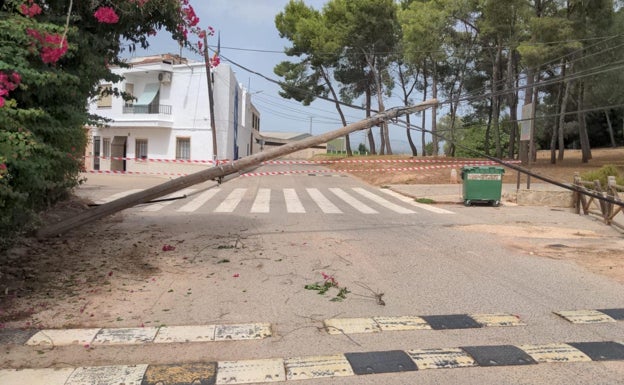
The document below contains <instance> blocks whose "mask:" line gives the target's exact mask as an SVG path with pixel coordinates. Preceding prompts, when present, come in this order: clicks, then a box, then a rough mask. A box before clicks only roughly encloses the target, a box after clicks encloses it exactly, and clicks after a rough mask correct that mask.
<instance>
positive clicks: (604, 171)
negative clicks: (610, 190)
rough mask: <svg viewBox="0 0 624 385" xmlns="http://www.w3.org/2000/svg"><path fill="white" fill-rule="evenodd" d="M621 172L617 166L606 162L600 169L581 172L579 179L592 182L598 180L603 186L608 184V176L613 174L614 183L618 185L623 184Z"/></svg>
mask: <svg viewBox="0 0 624 385" xmlns="http://www.w3.org/2000/svg"><path fill="white" fill-rule="evenodd" d="M621 175H622V173H621V172H620V170H619V169H618V167H617V166H614V165H612V164H607V165H604V166H602V167H601V168H600V169H598V170H595V171H587V172H584V173H582V174H581V179H583V180H584V181H589V182H593V181H595V180H599V181H600V185H601V186H602V187H603V188H604V187H607V185H608V178H607V177H609V176H614V177H615V180H616V183H617V184H619V185H624V177H622V176H621Z"/></svg>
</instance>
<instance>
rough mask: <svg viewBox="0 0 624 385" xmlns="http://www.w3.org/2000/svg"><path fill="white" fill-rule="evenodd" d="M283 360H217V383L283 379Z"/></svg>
mask: <svg viewBox="0 0 624 385" xmlns="http://www.w3.org/2000/svg"><path fill="white" fill-rule="evenodd" d="M285 380H286V375H285V371H284V360H282V359H281V358H275V359H263V360H248V361H219V363H218V366H217V384H218V385H221V384H249V383H253V382H279V381H285Z"/></svg>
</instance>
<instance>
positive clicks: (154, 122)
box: [102, 104, 173, 128]
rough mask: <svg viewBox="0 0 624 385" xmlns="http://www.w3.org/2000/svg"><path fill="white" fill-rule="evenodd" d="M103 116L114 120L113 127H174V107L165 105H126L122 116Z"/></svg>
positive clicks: (113, 114)
mask: <svg viewBox="0 0 624 385" xmlns="http://www.w3.org/2000/svg"><path fill="white" fill-rule="evenodd" d="M102 115H103V116H104V117H106V118H108V119H111V120H112V121H111V122H110V123H108V125H109V126H111V127H128V128H132V127H134V128H137V127H155V128H156V127H162V128H171V127H173V112H172V107H171V106H170V105H165V104H147V105H125V106H123V108H122V111H121V114H119V113H117V114H115V113H108V114H102Z"/></svg>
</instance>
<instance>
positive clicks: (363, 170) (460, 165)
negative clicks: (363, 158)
mask: <svg viewBox="0 0 624 385" xmlns="http://www.w3.org/2000/svg"><path fill="white" fill-rule="evenodd" d="M490 164H495V163H494V162H491V163H490ZM464 165H465V164H464V163H461V164H442V165H436V166H421V167H392V168H376V169H361V170H358V169H351V170H330V169H328V170H289V171H266V172H248V173H245V174H241V175H240V176H245V177H247V176H270V175H289V174H327V173H334V172H335V173H351V172H385V171H392V172H396V171H422V170H439V169H444V168H454V167H462V166H464Z"/></svg>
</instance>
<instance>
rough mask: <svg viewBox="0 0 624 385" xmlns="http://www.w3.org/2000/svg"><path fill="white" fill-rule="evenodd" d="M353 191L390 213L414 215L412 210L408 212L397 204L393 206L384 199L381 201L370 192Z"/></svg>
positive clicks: (380, 198)
mask: <svg viewBox="0 0 624 385" xmlns="http://www.w3.org/2000/svg"><path fill="white" fill-rule="evenodd" d="M353 191H355V192H356V193H358V194H360V195H362V196H363V197H366V198H368V199H370V200H372V201H373V202H375V203H377V204H380V205H382V206H383V207H385V208H387V209H390V210H392V211H394V212H395V213H398V214H414V210H410V209H407V208H405V207H403V206H399V205H397V204H394V203H392V202H390V201H387V200H385V199H383V198H382V197H380V196H379V195H376V194H373V193H372V192H370V191H368V190H365V189H363V188H361V187H354V188H353Z"/></svg>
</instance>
